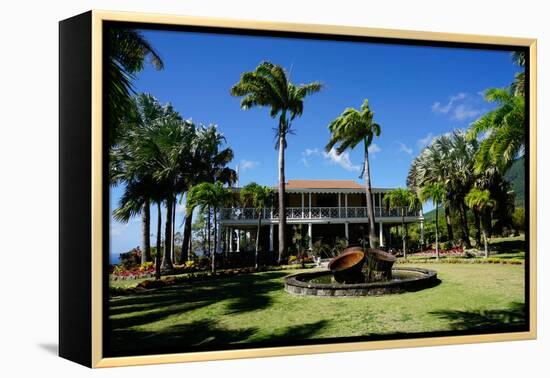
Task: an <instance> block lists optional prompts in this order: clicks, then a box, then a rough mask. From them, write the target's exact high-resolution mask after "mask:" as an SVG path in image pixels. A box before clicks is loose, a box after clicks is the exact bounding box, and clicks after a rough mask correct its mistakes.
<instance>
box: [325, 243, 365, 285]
mask: <svg viewBox="0 0 550 378" xmlns="http://www.w3.org/2000/svg"><path fill="white" fill-rule="evenodd" d="M364 261H365V253H364V252H363V250H362V249H361V248H346V249H345V250H344V252H343V253H342V254H341V255H339V256H336V257H335V258H333V259H332V260H330V262H329V264H328V268H329V269H330V271H331V272H332V275H333V277H334V279H335V280H336V282H339V283H360V282H365V279H364V276H363V273H362V268H363V264H364Z"/></svg>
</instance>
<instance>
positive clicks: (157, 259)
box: [155, 201, 162, 280]
mask: <svg viewBox="0 0 550 378" xmlns="http://www.w3.org/2000/svg"><path fill="white" fill-rule="evenodd" d="M157 212H158V215H157V253H156V254H155V278H156V279H157V280H160V253H161V252H160V251H161V248H162V245H161V232H162V208H161V206H160V201H159V202H157Z"/></svg>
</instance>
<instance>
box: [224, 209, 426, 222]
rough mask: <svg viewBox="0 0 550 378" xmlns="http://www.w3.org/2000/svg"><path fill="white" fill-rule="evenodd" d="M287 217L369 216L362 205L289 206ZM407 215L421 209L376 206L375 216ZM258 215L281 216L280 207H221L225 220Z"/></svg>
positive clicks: (252, 217) (264, 216) (252, 218)
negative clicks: (257, 208) (339, 206)
mask: <svg viewBox="0 0 550 378" xmlns="http://www.w3.org/2000/svg"><path fill="white" fill-rule="evenodd" d="M285 213H286V217H287V219H331V218H332V219H334V218H347V219H353V218H367V217H368V212H367V208H366V207H364V206H360V207H347V208H338V207H312V208H311V209H310V208H307V207H306V208H302V207H287V208H286V209H285ZM403 213H404V214H405V216H419V214H420V213H419V211H416V210H409V209H408V208H390V209H388V208H385V207H380V206H376V207H375V208H374V216H375V217H376V218H381V217H397V218H400V217H401V216H402V214H403ZM258 216H261V217H262V219H277V218H278V217H279V210H278V209H275V208H274V209H263V210H262V211H261V212H260V214H258V211H257V210H256V209H254V208H252V207H244V208H238V207H235V208H223V209H221V219H223V220H257V219H258Z"/></svg>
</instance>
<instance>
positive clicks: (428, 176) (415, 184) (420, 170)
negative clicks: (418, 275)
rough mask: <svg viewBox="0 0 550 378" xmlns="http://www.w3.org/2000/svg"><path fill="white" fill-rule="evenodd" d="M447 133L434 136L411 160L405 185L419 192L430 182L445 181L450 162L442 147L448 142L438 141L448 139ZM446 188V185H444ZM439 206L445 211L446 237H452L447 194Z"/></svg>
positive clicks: (446, 152)
mask: <svg viewBox="0 0 550 378" xmlns="http://www.w3.org/2000/svg"><path fill="white" fill-rule="evenodd" d="M449 138H450V136H449V135H442V136H440V137H438V138H435V139H434V141H432V143H431V144H430V145H428V146H427V147H425V148H424V149H423V150H422V151H421V152H420V154H419V155H418V156H417V157H416V158H415V159H414V160H413V162H412V164H411V167H410V169H409V173H408V176H407V186H408V187H409V188H410V189H411V190H413V191H415V192H416V193H420V191H421V190H422V188H424V187H426V186H430V185H432V184H438V183H443V184H445V183H446V181H447V172H448V170H449V169H448V165H449V164H452V162H451V161H450V160H449V159H448V148H442V146H447V145H448V142H447V141H445V142H439V143H436V141H437V140H440V139H449ZM445 188H446V185H445ZM440 206H443V208H444V211H445V223H446V225H447V239H448V240H453V239H454V232H453V223H452V214H451V203H450V201H448V199H447V195H446V196H445V198H444V199H443V200H442V201H441V202H440Z"/></svg>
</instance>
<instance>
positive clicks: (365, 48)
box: [111, 31, 519, 257]
mask: <svg viewBox="0 0 550 378" xmlns="http://www.w3.org/2000/svg"><path fill="white" fill-rule="evenodd" d="M143 34H144V35H145V37H146V38H147V39H148V40H149V41H150V42H151V44H152V45H153V46H154V47H155V48H156V49H157V51H158V52H159V53H160V55H161V57H162V59H163V61H164V63H165V69H164V70H162V71H155V70H154V69H152V68H150V67H147V68H145V70H144V71H143V72H141V73H140V74H139V75H138V77H137V80H136V82H135V87H136V89H137V91H138V92H147V93H150V94H152V95H154V96H155V97H157V98H158V99H159V100H160V101H161V102H170V103H172V104H173V106H174V107H175V108H176V109H177V110H178V111H179V112H180V113H181V115H182V116H183V117H184V118H191V119H192V120H193V121H194V122H196V123H203V124H211V123H213V124H217V125H218V128H219V130H220V131H221V132H222V133H223V134H224V135H225V136H226V138H227V143H228V145H230V146H231V147H232V148H233V150H234V152H235V160H234V162H233V163H232V164H231V166H232V167H233V168H235V167H236V166H237V165H239V170H240V184H241V185H244V184H246V183H248V182H250V181H256V182H258V183H260V184H265V185H274V184H275V183H276V182H277V152H276V150H275V149H274V139H273V137H274V134H273V130H272V129H273V127H274V126H275V125H276V120H273V119H271V118H270V117H269V113H268V110H267V109H261V108H259V109H253V110H247V111H243V110H241V109H240V106H239V101H240V100H239V99H238V98H234V97H231V96H230V95H229V89H230V88H231V86H232V85H233V84H235V83H236V82H237V81H238V79H239V77H240V75H241V73H242V72H244V71H250V70H253V69H254V68H255V67H256V66H257V65H258V63H259V62H261V61H263V60H269V61H271V62H273V63H276V64H279V65H282V66H283V67H285V68H286V69H287V71H288V73H289V76H290V80H291V81H292V82H294V83H296V84H299V83H308V82H312V81H320V82H321V83H322V84H323V86H324V88H323V90H322V91H321V92H320V93H317V94H314V95H312V96H311V97H309V98H307V99H306V101H305V105H304V114H303V116H302V117H301V118H298V119H296V120H295V121H294V123H293V127H294V132H295V134H294V135H290V136H289V137H288V148H287V150H286V176H287V179H327V178H330V179H354V180H359V179H358V176H359V174H360V172H359V170H360V166H361V164H362V157H361V156H362V153H361V148H360V147H357V148H356V151H351V152H350V153H345V154H342V155H340V156H336V155H335V154H327V153H325V152H324V146H325V144H326V142H327V140H328V138H329V132H328V129H327V125H328V124H329V123H330V121H331V120H332V119H334V118H335V117H337V116H338V115H339V114H340V113H341V112H342V111H343V110H344V109H345V108H346V107H355V108H358V107H360V105H361V104H362V102H363V100H364V99H365V98H368V99H369V104H370V106H371V109H372V110H374V112H375V121H376V122H378V123H379V124H380V125H381V128H382V134H381V135H380V137H379V138H376V139H375V140H374V142H373V145H372V147H371V166H370V168H371V174H372V182H373V186H374V187H400V186H405V180H406V176H407V171H408V169H409V165H410V163H411V160H412V159H413V158H414V157H415V156H416V155H417V154H418V152H419V151H420V150H421V148H422V147H424V146H425V145H426V144H428V143H429V142H430V140H431V139H432V138H433V137H434V136H437V135H440V134H443V133H446V132H449V131H451V130H453V129H456V128H466V127H467V126H468V125H469V124H470V123H471V122H472V121H473V120H475V119H476V117H478V116H479V115H481V114H483V113H484V112H486V111H487V110H489V109H491V106H490V105H489V104H487V103H485V102H484V100H483V98H482V95H481V94H482V92H483V91H484V90H485V89H487V88H490V87H503V86H507V85H509V84H510V83H511V82H512V80H513V77H514V74H515V73H516V72H517V71H518V70H519V68H518V67H517V66H514V65H513V64H512V61H511V57H510V52H506V51H490V50H473V49H462V48H461V49H458V48H441V47H420V46H401V45H389V44H373V43H357V42H340V41H338V42H337V41H315V40H301V39H288V38H272V37H250V36H229V35H225V36H224V35H215V34H202V33H187V32H175V31H170V32H168V31H144V32H143ZM121 192H122V188H121V187H117V188H113V189H112V190H111V206H112V208H114V207H116V204H117V202H118V199H119V197H120V194H121ZM429 208H431V207H430V206H426V207H425V209H429ZM182 210H183V209H178V218H179V219H178V221H177V225H176V226H180V225H181V218H182V217H183V211H182ZM152 219H153V221H152V228H153V231H154V230H155V229H156V226H155V221H154V220H155V219H156V212H155V211H154V210H153V212H152ZM139 244H140V220H139V219H133V220H131V221H130V222H129V223H128V224H120V223H118V222H116V221H114V220H111V255H112V256H113V257H114V256H118V254H119V253H121V252H125V251H127V250H129V249H131V248H133V247H135V246H137V245H139Z"/></svg>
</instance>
